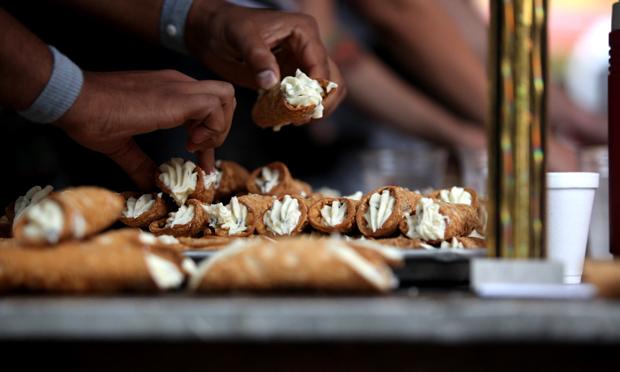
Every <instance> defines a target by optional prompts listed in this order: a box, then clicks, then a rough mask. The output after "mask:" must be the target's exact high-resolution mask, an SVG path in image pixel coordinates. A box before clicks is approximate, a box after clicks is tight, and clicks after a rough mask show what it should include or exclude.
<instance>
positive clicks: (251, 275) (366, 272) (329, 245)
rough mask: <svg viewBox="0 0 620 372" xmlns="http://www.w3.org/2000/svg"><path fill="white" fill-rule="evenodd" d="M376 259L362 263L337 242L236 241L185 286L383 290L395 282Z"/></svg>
mask: <svg viewBox="0 0 620 372" xmlns="http://www.w3.org/2000/svg"><path fill="white" fill-rule="evenodd" d="M376 257H377V256H374V257H373V258H372V259H368V258H366V257H364V256H363V255H362V254H360V253H359V252H358V250H356V249H354V248H351V247H349V246H348V245H347V244H345V242H344V241H342V240H340V239H311V238H295V239H291V238H287V239H282V240H279V241H277V242H264V241H262V242H261V241H257V240H245V241H242V240H239V241H235V242H234V243H232V244H230V245H229V246H227V247H225V248H223V249H222V250H221V251H219V252H218V253H216V254H215V255H214V256H213V257H211V259H209V260H208V261H205V262H203V263H202V264H200V265H199V267H198V269H197V272H196V274H195V275H193V276H192V278H191V279H190V285H189V287H190V289H192V290H198V291H231V290H256V291H270V290H291V289H309V290H325V291H362V292H387V291H389V290H390V289H393V288H395V287H397V286H398V281H397V279H396V277H395V276H394V274H393V273H392V271H391V269H390V267H389V266H388V265H387V264H386V263H385V262H384V261H383V260H382V259H376Z"/></svg>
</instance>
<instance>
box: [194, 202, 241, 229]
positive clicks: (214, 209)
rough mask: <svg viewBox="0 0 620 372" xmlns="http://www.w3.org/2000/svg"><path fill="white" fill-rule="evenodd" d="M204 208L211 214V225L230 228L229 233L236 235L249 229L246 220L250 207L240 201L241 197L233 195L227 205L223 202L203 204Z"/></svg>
mask: <svg viewBox="0 0 620 372" xmlns="http://www.w3.org/2000/svg"><path fill="white" fill-rule="evenodd" d="M203 209H204V210H205V212H206V213H207V215H208V216H209V225H210V226H211V227H214V228H215V227H219V228H221V229H225V230H228V235H235V234H239V233H242V232H244V231H245V230H247V225H246V220H247V217H248V208H247V207H246V206H245V205H243V204H241V203H239V199H237V197H236V196H233V197H232V198H231V199H230V203H229V204H228V205H226V206H224V204H222V203H217V204H212V205H203Z"/></svg>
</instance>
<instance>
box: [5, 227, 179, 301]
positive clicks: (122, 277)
mask: <svg viewBox="0 0 620 372" xmlns="http://www.w3.org/2000/svg"><path fill="white" fill-rule="evenodd" d="M130 236H131V234H130V233H127V232H122V233H120V234H119V233H116V232H115V233H114V234H111V235H109V234H103V235H100V236H98V237H97V238H96V239H93V240H91V241H85V242H67V243H62V244H59V245H57V246H56V247H54V248H51V249H45V250H42V249H34V248H31V247H13V248H6V249H0V291H13V290H33V291H48V292H71V293H93V292H97V293H99V292H106V293H108V292H120V291H148V292H154V291H162V290H167V289H173V288H178V287H179V286H180V285H181V284H182V283H183V281H184V279H185V273H184V270H183V268H182V265H181V262H182V261H181V260H182V257H181V256H179V255H174V253H173V252H170V251H168V252H166V253H165V254H164V253H160V252H152V251H149V250H147V249H145V248H142V247H140V246H139V245H136V244H135V240H133V239H130V238H129V237H130Z"/></svg>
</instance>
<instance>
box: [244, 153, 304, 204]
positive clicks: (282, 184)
mask: <svg viewBox="0 0 620 372" xmlns="http://www.w3.org/2000/svg"><path fill="white" fill-rule="evenodd" d="M265 167H267V168H270V169H274V170H277V171H278V173H279V176H278V184H277V185H275V186H274V187H273V188H272V189H271V190H269V191H268V192H266V193H263V192H262V191H261V189H260V187H259V186H258V185H257V184H256V179H257V178H259V177H260V176H261V172H262V169H263V168H265ZM246 188H247V190H248V192H249V193H251V194H264V195H274V196H279V195H282V194H285V193H286V192H287V191H288V190H290V189H291V188H293V177H292V176H291V172H290V171H289V169H288V167H287V166H286V165H285V164H284V163H282V162H280V161H275V162H273V163H269V164H267V165H265V166H264V167H259V168H256V169H254V171H252V173H251V174H250V177H249V178H248V180H247V182H246Z"/></svg>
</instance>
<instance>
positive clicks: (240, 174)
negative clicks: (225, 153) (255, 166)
mask: <svg viewBox="0 0 620 372" xmlns="http://www.w3.org/2000/svg"><path fill="white" fill-rule="evenodd" d="M216 167H217V169H218V170H219V171H220V172H221V174H222V176H221V178H220V183H219V186H218V187H217V188H216V190H215V200H227V199H229V198H230V197H231V196H235V195H240V194H243V193H245V192H246V190H247V189H246V183H247V181H248V178H249V177H250V172H248V170H247V169H245V168H244V167H242V166H241V165H240V164H238V163H236V162H234V161H229V160H219V161H218V162H217V163H216Z"/></svg>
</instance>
